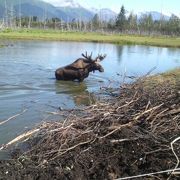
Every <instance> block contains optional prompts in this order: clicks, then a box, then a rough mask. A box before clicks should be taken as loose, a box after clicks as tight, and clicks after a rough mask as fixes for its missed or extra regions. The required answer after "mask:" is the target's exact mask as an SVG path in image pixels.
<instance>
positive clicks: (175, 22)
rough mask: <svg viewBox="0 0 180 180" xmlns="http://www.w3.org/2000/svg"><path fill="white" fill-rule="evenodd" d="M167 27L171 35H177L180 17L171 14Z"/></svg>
mask: <svg viewBox="0 0 180 180" xmlns="http://www.w3.org/2000/svg"><path fill="white" fill-rule="evenodd" d="M168 29H169V30H170V32H171V35H174V34H176V35H179V34H180V19H179V17H177V16H176V15H174V14H172V15H171V17H170V19H169V23H168Z"/></svg>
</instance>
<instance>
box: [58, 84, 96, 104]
mask: <svg viewBox="0 0 180 180" xmlns="http://www.w3.org/2000/svg"><path fill="white" fill-rule="evenodd" d="M55 88H56V94H68V95H69V97H71V98H72V100H73V102H74V104H75V105H76V106H82V105H84V106H87V105H91V104H94V103H95V101H96V97H95V94H94V93H91V92H89V91H88V87H87V85H86V83H85V82H82V83H78V82H73V81H61V82H59V81H56V82H55Z"/></svg>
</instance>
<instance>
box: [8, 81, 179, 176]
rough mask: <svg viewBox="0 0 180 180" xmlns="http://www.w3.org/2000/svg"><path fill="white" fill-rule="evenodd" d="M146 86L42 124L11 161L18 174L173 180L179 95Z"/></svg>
mask: <svg viewBox="0 0 180 180" xmlns="http://www.w3.org/2000/svg"><path fill="white" fill-rule="evenodd" d="M146 83H147V82H146V81H145V80H144V79H140V80H138V81H136V82H135V83H133V84H131V85H123V87H121V88H120V90H119V91H120V92H119V96H118V97H111V98H108V99H107V98H106V99H103V100H101V101H100V102H96V104H93V105H91V106H88V107H86V108H84V109H81V110H71V111H70V110H69V111H68V110H67V111H58V112H56V113H59V114H60V115H64V116H66V118H65V120H64V121H63V122H49V123H47V122H45V123H43V124H42V125H40V126H39V127H37V128H36V129H34V130H33V131H31V132H33V133H30V135H28V137H27V136H25V138H24V139H23V140H24V143H26V144H28V147H29V148H28V150H27V151H25V152H23V154H21V153H22V152H20V153H17V154H15V156H14V158H15V159H16V160H18V162H20V163H22V166H23V168H22V169H19V172H21V171H25V169H28V168H29V169H28V172H30V171H35V168H36V173H34V176H36V177H47V176H51V178H54V179H55V178H56V177H61V178H64V179H76V178H80V179H116V178H119V179H131V178H133V179H135V178H138V177H141V179H143V178H145V179H146V178H147V177H151V178H154V179H155V178H160V179H161V178H169V179H170V178H173V179H176V178H177V179H178V176H179V173H180V163H179V158H180V107H179V92H178V90H177V88H175V87H174V85H172V84H170V83H169V82H163V83H161V84H159V85H156V86H153V85H152V87H151V88H147V86H146ZM175 86H177V85H175ZM21 137H22V136H21ZM5 148H7V147H5ZM25 162H26V163H25ZM32 165H33V166H32ZM37 169H38V171H37ZM21 174H22V172H21Z"/></svg>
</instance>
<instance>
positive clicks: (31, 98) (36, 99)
mask: <svg viewBox="0 0 180 180" xmlns="http://www.w3.org/2000/svg"><path fill="white" fill-rule="evenodd" d="M2 43H6V44H13V46H9V47H4V48H0V122H2V121H4V120H7V119H8V118H9V117H12V116H13V115H15V114H18V113H21V112H22V111H23V110H26V112H24V113H23V114H22V115H20V116H18V117H16V118H14V119H11V120H10V121H8V122H6V123H4V124H2V125H0V144H3V143H6V142H8V141H10V140H11V139H13V138H14V137H15V136H17V135H19V134H21V133H23V132H24V131H25V130H27V129H30V128H32V127H33V126H34V125H36V124H38V123H40V122H41V121H50V120H54V119H59V116H54V115H51V114H50V113H49V112H56V111H57V108H58V107H61V108H67V109H68V108H73V107H75V106H76V107H77V106H81V105H85V104H87V103H88V101H89V99H90V98H89V97H90V96H91V93H92V92H98V91H99V90H100V88H101V87H102V86H111V85H112V84H113V83H112V82H114V81H117V82H121V81H122V77H121V76H119V75H118V74H120V75H121V74H124V73H125V72H126V74H127V75H133V76H142V75H144V74H146V73H147V72H148V71H149V70H150V69H152V68H153V67H156V69H155V70H154V71H153V73H159V72H164V71H166V70H170V69H173V68H174V67H178V66H179V65H180V64H179V63H180V59H179V57H180V49H172V48H160V47H148V46H118V45H112V44H98V43H76V42H48V41H10V42H1V43H0V44H2ZM85 51H87V52H89V53H90V52H91V51H92V52H93V55H94V57H95V56H96V55H97V54H98V53H106V54H107V57H106V59H104V61H102V63H101V64H102V65H103V67H104V69H105V72H104V73H99V72H96V73H94V74H93V73H92V74H91V75H90V76H89V77H88V78H87V79H85V80H84V82H83V83H80V84H79V83H78V82H62V81H59V82H58V81H56V80H55V78H54V71H55V69H57V68H58V67H60V66H64V65H67V64H69V63H72V62H73V61H74V60H76V59H77V58H79V57H80V56H81V53H85ZM91 100H92V99H91Z"/></svg>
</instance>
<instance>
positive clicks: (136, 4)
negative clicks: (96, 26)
mask: <svg viewBox="0 0 180 180" xmlns="http://www.w3.org/2000/svg"><path fill="white" fill-rule="evenodd" d="M44 1H46V2H49V3H52V4H54V5H57V6H58V5H60V4H61V2H62V1H63V0H44ZM70 1H73V0H70ZM74 1H75V2H77V3H79V4H80V5H82V6H83V7H86V8H97V9H100V8H110V9H112V10H113V11H115V12H117V13H119V11H120V8H121V6H122V5H124V7H125V9H126V10H128V11H133V12H134V13H138V12H144V11H158V12H162V13H163V14H166V15H170V14H172V13H173V14H176V15H178V16H179V17H180V0H74Z"/></svg>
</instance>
